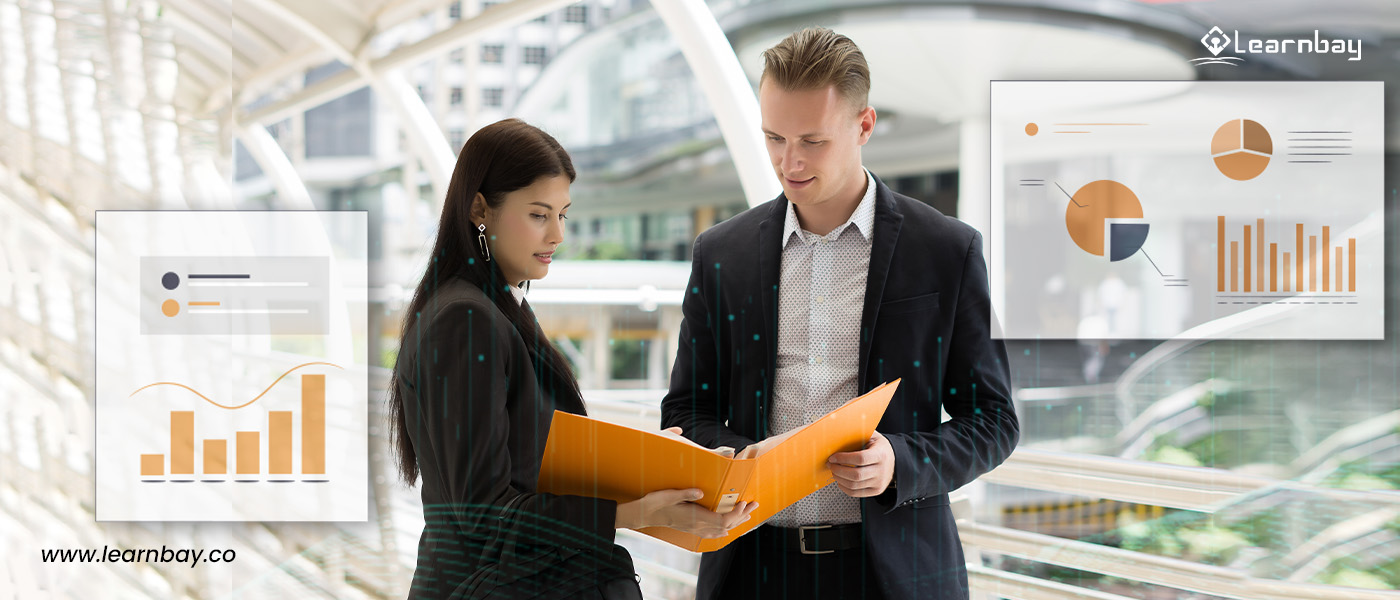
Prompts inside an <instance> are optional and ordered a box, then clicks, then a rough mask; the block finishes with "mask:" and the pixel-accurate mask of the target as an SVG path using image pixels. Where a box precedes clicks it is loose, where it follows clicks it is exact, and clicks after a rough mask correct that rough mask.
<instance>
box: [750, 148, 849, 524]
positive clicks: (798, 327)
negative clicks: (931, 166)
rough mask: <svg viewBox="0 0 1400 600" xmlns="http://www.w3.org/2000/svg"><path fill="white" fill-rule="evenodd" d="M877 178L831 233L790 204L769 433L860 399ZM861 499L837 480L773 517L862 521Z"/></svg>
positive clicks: (783, 430)
mask: <svg viewBox="0 0 1400 600" xmlns="http://www.w3.org/2000/svg"><path fill="white" fill-rule="evenodd" d="M874 224H875V178H874V177H873V176H872V175H871V174H870V171H866V172H865V195H864V196H863V197H862V198H861V200H860V204H859V205H857V206H856V210H855V212H854V213H852V214H851V218H850V219H849V220H847V221H846V222H845V223H844V224H842V225H841V226H840V227H837V228H836V229H833V230H831V233H828V234H826V235H816V234H814V233H811V232H808V231H804V230H803V229H802V227H801V226H800V225H799V224H798V222H797V212H796V210H795V209H794V208H793V206H792V203H788V207H787V221H786V224H785V225H784V226H783V237H782V240H783V242H782V243H783V258H782V273H781V276H780V278H779V283H778V369H777V380H776V381H775V382H774V387H773V405H772V407H771V411H770V420H769V429H770V434H771V435H781V434H783V433H786V432H788V431H791V430H793V429H796V428H798V427H801V426H803V425H806V424H808V423H811V422H813V421H816V420H817V419H819V418H821V417H822V416H824V415H826V414H827V413H829V412H831V411H833V410H836V408H838V407H840V406H841V405H842V404H845V403H846V401H847V400H850V399H851V398H854V397H856V395H857V393H858V390H859V386H860V384H859V382H858V378H859V376H860V373H859V370H860V319H861V314H862V312H863V310H864V307H865V280H866V278H867V277H868V275H869V273H870V247H871V240H873V239H874V235H875V231H874ZM860 520H861V517H860V500H858V499H856V498H852V497H850V496H847V495H846V494H845V493H843V492H842V491H841V490H840V488H837V487H836V484H835V483H833V484H831V485H828V486H826V487H824V488H822V489H820V490H818V491H816V492H814V493H812V494H811V495H810V496H807V497H806V498H804V499H802V500H800V501H798V502H797V503H796V504H793V505H792V506H789V507H787V508H786V509H784V510H783V511H782V512H779V513H778V514H776V515H774V516H773V518H771V519H769V521H768V523H769V524H771V525H776V526H779V527H799V526H803V525H824V524H843V523H858V522H860Z"/></svg>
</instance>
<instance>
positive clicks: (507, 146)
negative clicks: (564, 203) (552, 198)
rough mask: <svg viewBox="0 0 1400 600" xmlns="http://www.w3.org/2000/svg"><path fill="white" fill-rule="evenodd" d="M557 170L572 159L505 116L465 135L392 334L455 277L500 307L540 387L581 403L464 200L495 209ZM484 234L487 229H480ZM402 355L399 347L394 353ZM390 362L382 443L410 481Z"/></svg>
mask: <svg viewBox="0 0 1400 600" xmlns="http://www.w3.org/2000/svg"><path fill="white" fill-rule="evenodd" d="M559 175H564V176H566V177H568V178H569V181H570V182H573V180H574V175H575V174H574V165H573V161H571V160H570V159H569V154H568V153H567V152H565V151H564V148H563V147H562V146H560V145H559V142H558V141H556V140H555V139H554V138H553V137H551V136H550V135H549V134H548V133H545V132H544V131H541V130H540V129H539V128H537V127H534V126H532V125H529V124H527V123H525V122H524V121H521V120H519V119H506V120H504V121H499V122H496V123H492V124H491V125H487V126H486V127H483V128H482V129H481V130H480V131H477V132H476V133H475V134H472V137H471V139H469V140H467V143H466V145H465V146H463V147H462V152H461V153H460V154H458V155H457V167H456V168H455V169H453V171H452V181H451V182H450V183H449V184H448V186H447V198H446V199H445V200H444V202H443V205H442V220H441V221H440V222H439V223H438V230H437V240H436V241H435V242H433V252H432V255H431V256H430V257H429V259H428V268H427V271H426V272H424V273H423V279H422V281H419V282H418V287H417V289H415V290H414V291H413V300H412V301H411V302H409V304H408V309H407V311H405V313H404V319H403V329H402V333H401V334H400V337H399V343H400V346H402V344H403V336H406V335H407V334H408V333H409V332H411V331H414V329H415V327H416V326H417V324H418V317H419V315H420V314H421V313H422V311H423V306H424V305H425V304H427V302H428V300H429V299H430V298H431V297H432V296H433V292H434V291H436V290H437V288H438V287H439V286H440V285H442V284H445V283H447V282H448V281H450V280H451V279H452V278H453V277H460V278H462V279H464V280H466V281H469V282H471V283H472V284H474V285H476V286H478V287H480V288H481V289H482V291H484V292H485V293H486V295H487V297H489V298H491V301H492V302H493V303H495V305H496V307H497V308H499V309H500V310H501V312H502V313H505V315H506V318H508V319H510V322H511V324H513V325H515V329H516V331H518V332H520V337H521V338H523V339H524V340H525V342H526V345H527V346H528V347H529V349H530V358H531V362H532V363H533V364H534V366H535V374H536V376H537V379H538V380H539V381H540V384H541V385H542V386H544V387H545V389H550V388H552V390H551V391H553V392H554V393H555V394H556V395H562V394H573V395H574V397H576V398H579V400H580V401H582V395H581V394H579V391H578V381H577V380H576V379H575V378H574V374H573V370H572V369H571V368H570V367H569V363H568V362H567V361H566V360H565V359H564V356H563V355H562V354H560V353H559V351H558V350H557V349H555V347H554V345H553V344H551V343H550V342H549V339H548V338H547V337H545V335H544V332H543V331H541V330H540V326H539V322H538V321H536V320H535V316H534V314H533V313H531V312H530V311H528V310H527V309H526V308H525V307H524V306H522V305H521V304H519V303H517V302H516V300H515V298H514V297H513V296H512V295H511V293H510V290H508V289H507V286H508V285H515V284H518V283H520V282H516V281H511V282H507V281H506V280H505V276H504V275H503V274H502V273H501V269H500V267H499V266H497V263H496V262H494V261H487V260H485V258H486V257H485V256H483V255H482V254H481V251H480V250H478V249H477V242H476V236H477V233H478V232H477V229H476V227H475V226H473V225H472V221H471V207H472V200H473V199H474V198H476V194H477V193H478V192H480V193H481V195H482V196H483V197H484V198H485V199H486V204H487V205H488V206H490V207H492V208H493V209H494V208H500V206H501V204H503V203H504V202H505V195H506V194H507V193H510V192H513V191H516V190H519V189H521V188H524V187H527V186H529V185H530V184H532V183H534V182H535V181H537V180H539V179H540V178H542V177H556V176H559ZM487 233H488V235H490V232H489V231H488V232H487ZM399 360H403V353H402V352H400V353H399ZM398 377H399V372H398V365H397V364H396V365H395V369H394V377H393V379H392V380H391V381H390V382H389V421H390V424H389V441H390V443H391V444H392V445H393V447H394V453H395V458H396V459H397V462H398V471H399V475H400V476H401V477H403V480H404V481H405V482H407V483H408V484H410V485H412V484H413V483H414V482H415V481H417V480H418V456H417V453H416V451H415V450H414V448H413V441H412V440H411V439H410V438H409V437H408V420H407V415H406V414H404V398H403V394H402V393H401V392H400V391H399V386H398Z"/></svg>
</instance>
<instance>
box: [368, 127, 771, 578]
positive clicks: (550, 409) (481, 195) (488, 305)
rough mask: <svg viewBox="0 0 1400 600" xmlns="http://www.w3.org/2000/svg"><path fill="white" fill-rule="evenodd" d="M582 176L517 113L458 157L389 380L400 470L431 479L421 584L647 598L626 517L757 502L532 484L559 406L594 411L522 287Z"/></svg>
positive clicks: (680, 525)
mask: <svg viewBox="0 0 1400 600" xmlns="http://www.w3.org/2000/svg"><path fill="white" fill-rule="evenodd" d="M573 180H574V167H573V163H572V161H570V159H569V155H568V153H566V152H565V151H564V149H563V148H562V147H560V145H559V143H558V142H557V141H555V140H554V138H552V137H550V136H549V134H547V133H545V132H543V131H541V130H539V129H537V128H535V127H532V126H530V125H528V124H526V123H524V122H522V121H519V120H515V119H507V120H505V121H500V122H498V123H494V124H492V125H489V126H487V127H485V128H483V129H481V130H480V131H478V132H476V134H474V135H472V137H471V139H469V140H467V143H466V145H465V146H464V147H463V148H462V151H461V153H460V154H459V155H458V157H457V167H456V169H455V170H454V171H453V173H452V181H451V183H450V184H449V185H448V188H447V198H446V201H445V202H444V204H443V209H442V220H441V222H440V223H439V224H438V233H437V240H436V242H434V244H433V252H432V257H431V259H430V262H429V265H428V268H427V271H426V272H425V273H424V275H423V280H422V281H421V282H420V283H419V284H418V287H417V289H416V290H415V291H414V293H413V300H412V302H410V304H409V306H408V310H407V312H406V314H405V317H404V323H403V333H402V339H401V344H400V348H399V356H398V361H397V363H396V364H395V365H394V378H393V382H392V383H391V384H390V387H389V409H390V421H391V423H390V427H391V430H390V431H391V433H390V437H391V440H392V442H393V445H394V449H395V452H396V455H397V456H396V457H397V459H398V468H399V474H400V476H402V477H403V480H404V481H405V482H407V483H409V484H410V485H411V484H413V483H414V482H415V481H416V480H417V479H418V478H419V477H421V478H422V480H423V492H422V493H423V518H424V521H425V525H424V527H423V535H422V537H421V538H420V539H419V543H418V565H417V570H416V571H415V573H414V576H413V587H412V588H411V591H410V596H411V597H415V598H417V597H422V598H449V597H450V598H484V597H491V598H641V591H640V589H639V587H638V585H637V579H636V573H635V569H634V568H633V565H632V558H631V556H630V555H628V553H627V551H626V550H625V549H623V548H622V547H621V546H618V545H617V544H616V543H614V538H615V533H616V530H617V529H620V528H633V529H636V528H643V527H674V528H676V529H680V530H683V531H688V532H690V533H694V534H696V535H700V536H703V537H720V536H723V535H725V534H726V533H727V532H728V530H729V529H730V528H732V527H734V526H736V525H738V524H739V523H741V522H743V521H746V520H748V513H749V512H751V511H752V509H753V506H739V507H736V509H735V510H733V511H732V512H730V513H728V514H717V513H714V512H711V511H708V510H705V509H704V508H702V507H700V506H699V505H696V504H692V503H690V502H689V501H690V500H695V499H698V498H699V497H700V491H699V490H662V491H657V492H653V493H651V494H648V495H647V496H646V497H643V498H641V499H639V500H636V501H633V502H627V503H622V504H618V503H616V502H613V501H610V500H601V499H596V498H585V497H580V496H556V495H552V494H543V493H537V492H535V481H536V479H537V478H538V476H539V468H540V459H541V457H542V456H543V454H544V445H545V440H546V439H547V437H548V433H549V424H550V420H551V417H552V415H553V414H554V411H555V410H556V409H558V410H564V411H568V412H572V413H576V414H584V405H583V399H582V397H581V396H580V394H579V390H578V382H577V381H576V380H575V378H574V375H573V372H572V370H571V369H570V367H569V364H568V363H567V362H566V361H565V360H564V357H563V355H561V354H560V353H559V351H558V350H556V349H555V348H554V346H553V345H552V344H550V342H549V340H548V339H547V338H546V337H545V336H544V333H543V332H541V331H540V327H539V323H538V322H537V321H536V320H535V317H534V313H533V312H532V311H531V310H530V307H529V304H528V303H526V302H525V301H524V298H523V292H522V290H521V286H522V285H523V284H524V283H525V282H528V281H529V280H532V279H539V278H541V277H544V276H545V274H547V273H548V272H549V265H550V263H551V262H552V259H553V254H554V251H555V249H556V248H558V246H559V244H560V242H562V241H563V234H564V226H563V221H564V219H565V213H566V212H567V211H568V208H569V205H570V202H569V184H570V183H571V182H573Z"/></svg>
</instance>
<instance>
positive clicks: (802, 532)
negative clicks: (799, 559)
mask: <svg viewBox="0 0 1400 600" xmlns="http://www.w3.org/2000/svg"><path fill="white" fill-rule="evenodd" d="M832 527H834V525H812V526H810V527H798V528H797V541H798V547H799V549H800V550H801V551H802V553H803V554H831V553H832V552H835V550H808V549H807V532H808V531H815V530H817V529H831V528H832Z"/></svg>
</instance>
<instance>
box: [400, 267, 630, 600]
mask: <svg viewBox="0 0 1400 600" xmlns="http://www.w3.org/2000/svg"><path fill="white" fill-rule="evenodd" d="M511 301H513V299H512V300H511ZM527 310H528V305H527ZM394 375H395V384H396V385H398V386H399V388H398V389H399V392H400V393H401V394H403V399H404V412H405V414H406V418H407V423H408V437H409V439H410V440H412V442H413V448H414V450H415V452H416V453H417V455H418V466H419V468H420V469H421V470H422V484H423V518H424V521H425V525H424V527H423V535H422V537H420V538H419V542H418V567H417V570H416V571H415V572H414V574H413V587H412V589H411V592H410V596H412V597H415V598H420V597H421V598H449V597H450V598H484V597H491V598H579V597H584V598H587V597H600V591H599V588H600V587H608V586H612V587H608V589H614V588H616V587H617V585H618V580H619V579H620V578H625V581H623V582H622V583H625V584H629V585H626V586H624V587H630V588H632V589H633V590H636V592H635V594H630V593H624V594H622V597H636V598H640V597H641V593H640V590H637V589H636V580H635V579H634V577H635V570H634V569H633V565H632V557H631V556H630V555H628V553H627V551H626V550H624V549H623V548H622V547H621V546H617V545H616V544H614V543H613V540H614V536H615V530H614V526H615V523H616V517H617V503H616V502H613V501H611V500H598V499H594V498H582V497H578V496H555V495H552V494H541V493H536V492H535V482H536V481H537V479H538V478H539V470H540V458H541V457H542V456H543V455H544V445H545V441H546V440H547V439H548V435H549V424H550V421H551V418H552V417H553V414H554V410H555V409H556V408H557V409H560V410H565V411H568V412H572V413H576V414H583V402H582V400H580V399H579V398H578V397H577V396H576V395H575V394H574V393H573V392H572V391H563V390H560V391H559V395H558V396H556V395H555V393H554V391H555V390H552V389H548V388H549V387H551V386H546V385H540V384H539V383H538V381H539V380H538V379H537V377H536V374H535V371H534V369H533V367H532V362H531V358H530V352H529V347H527V346H526V343H525V341H524V339H522V338H521V336H520V334H519V333H518V332H517V331H516V329H515V326H514V325H512V324H511V322H510V321H509V319H507V318H506V316H505V314H504V313H502V312H501V311H500V309H498V308H497V307H496V306H495V305H494V304H492V302H491V299H490V298H487V297H486V295H485V293H483V292H482V290H481V288H479V287H477V286H476V285H473V284H471V283H470V282H467V281H465V280H462V279H458V278H452V279H450V280H449V281H448V282H447V283H445V284H444V285H442V286H441V287H440V288H439V289H438V290H437V291H436V292H435V293H434V294H433V296H432V298H431V299H430V300H429V301H428V303H427V304H426V306H424V308H423V311H422V316H421V317H420V318H419V320H418V325H417V327H415V328H414V330H413V331H408V332H405V335H404V341H403V345H402V346H401V347H400V349H399V359H398V363H397V365H396V367H395V372H394ZM609 582H611V583H609Z"/></svg>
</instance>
